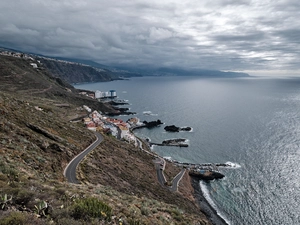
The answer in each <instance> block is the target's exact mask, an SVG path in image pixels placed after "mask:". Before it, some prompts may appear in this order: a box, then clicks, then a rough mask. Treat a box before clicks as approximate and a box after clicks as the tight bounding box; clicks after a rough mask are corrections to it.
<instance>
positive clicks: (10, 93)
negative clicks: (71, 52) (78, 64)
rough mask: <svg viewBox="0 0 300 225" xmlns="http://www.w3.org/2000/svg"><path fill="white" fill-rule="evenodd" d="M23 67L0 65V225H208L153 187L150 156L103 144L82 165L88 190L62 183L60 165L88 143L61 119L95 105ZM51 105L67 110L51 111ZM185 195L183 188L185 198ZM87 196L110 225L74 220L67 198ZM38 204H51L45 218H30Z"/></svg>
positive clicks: (11, 62)
mask: <svg viewBox="0 0 300 225" xmlns="http://www.w3.org/2000/svg"><path fill="white" fill-rule="evenodd" d="M28 65H29V64H28V62H27V61H25V60H22V59H15V58H9V57H8V58H2V59H1V61H0V197H1V196H3V195H4V194H8V195H11V196H13V200H12V201H11V202H10V203H9V204H8V210H7V211H2V210H0V224H1V225H2V224H92V223H94V224H105V223H108V224H116V223H117V221H119V219H120V218H121V219H122V220H123V221H124V223H123V224H130V222H131V224H171V223H173V224H210V223H209V222H208V221H207V219H206V218H205V217H204V216H203V215H202V214H201V213H200V212H199V210H198V209H197V208H196V207H195V205H194V203H192V202H191V201H188V200H187V199H185V198H184V197H183V196H182V194H179V193H170V192H169V191H167V190H165V189H163V188H162V187H160V186H159V184H158V182H157V180H156V174H155V171H154V165H153V163H152V161H151V160H152V159H151V157H149V156H147V155H145V154H144V153H143V152H141V151H139V150H137V149H135V148H134V147H133V146H131V145H128V144H124V143H122V142H119V141H117V140H116V139H114V138H111V137H107V138H106V139H105V141H104V142H103V143H102V144H101V147H100V148H98V149H97V150H96V151H95V152H94V153H92V154H91V156H89V157H88V159H87V160H86V161H85V163H83V164H82V167H81V168H82V171H84V172H86V174H84V176H85V178H86V180H88V181H89V182H90V183H91V184H89V185H85V184H83V185H71V184H68V183H67V182H66V180H65V179H64V177H63V169H64V167H65V165H66V164H67V162H68V161H69V160H70V159H71V158H72V157H73V156H74V155H76V154H77V153H79V152H80V151H81V150H83V149H84V148H85V147H86V146H88V145H89V144H90V143H91V142H92V141H93V140H94V136H93V134H92V133H91V132H89V131H88V130H86V129H85V128H83V126H82V124H80V123H78V124H73V123H70V122H68V121H67V118H71V117H74V116H79V115H81V114H82V113H84V112H83V111H82V110H81V109H79V108H78V106H79V105H78V104H79V103H80V104H81V103H86V104H87V105H89V106H90V103H91V105H93V104H95V105H96V104H98V103H97V102H93V101H91V100H89V99H82V98H80V97H78V96H76V95H75V94H74V93H70V92H68V91H66V90H65V87H64V86H62V85H61V84H58V83H57V82H56V80H55V79H53V77H51V75H47V74H46V72H45V71H36V70H33V69H32V68H31V67H30V66H28ZM50 86H51V88H50V89H49V87H50ZM73 92H75V90H73ZM57 103H68V104H69V107H68V108H58V107H57V106H55V104H57ZM36 106H38V107H39V108H41V109H43V111H39V110H37V108H36ZM100 107H105V106H100ZM168 171H169V172H168V176H169V177H172V175H173V174H175V173H176V171H175V170H172V168H171V167H168ZM181 186H182V184H181ZM186 186H188V187H190V184H188V183H186ZM180 189H181V190H184V189H185V188H184V187H180ZM190 191H191V190H190V189H189V188H188V189H186V193H188V195H189V194H190V193H191V192H190ZM183 192H184V191H183ZM88 196H95V197H97V198H98V199H101V200H103V201H104V202H106V203H107V204H108V205H110V206H111V207H112V209H113V218H112V221H111V222H103V220H101V222H100V221H99V220H98V219H92V218H88V219H85V220H84V221H83V220H76V219H75V218H74V216H73V214H72V212H73V211H72V210H73V208H72V207H74V204H75V202H74V199H80V198H82V197H88ZM41 200H45V201H46V200H47V201H48V202H49V203H50V204H51V205H52V210H51V212H49V215H48V218H43V219H42V218H37V217H36V215H34V214H35V213H34V210H35V205H38V203H39V202H40V201H41ZM0 202H1V201H0ZM0 204H1V203H0ZM20 210H21V211H24V210H25V212H26V213H20ZM3 221H4V222H3ZM5 221H8V222H5ZM9 221H10V222H9ZM12 221H13V222H12ZM133 222H136V223H133Z"/></svg>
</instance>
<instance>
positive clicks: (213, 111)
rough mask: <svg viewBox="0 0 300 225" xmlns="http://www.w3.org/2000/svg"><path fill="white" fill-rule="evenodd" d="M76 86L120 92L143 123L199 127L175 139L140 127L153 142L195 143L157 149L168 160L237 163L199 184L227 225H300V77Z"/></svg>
mask: <svg viewBox="0 0 300 225" xmlns="http://www.w3.org/2000/svg"><path fill="white" fill-rule="evenodd" d="M76 87H77V88H82V89H89V90H101V91H108V90H111V89H114V90H116V91H117V94H118V96H119V98H120V99H127V100H129V102H130V104H131V105H130V106H129V107H130V108H131V110H130V111H133V112H137V113H138V114H137V116H138V117H139V118H141V120H147V121H152V120H157V119H160V120H162V122H164V123H165V124H166V125H172V124H175V125H176V126H191V127H193V131H192V132H180V133H175V134H174V133H166V132H165V131H164V129H163V127H164V126H162V127H160V128H154V129H151V130H147V129H141V130H138V131H137V132H138V133H137V135H139V136H141V137H149V138H150V139H151V140H152V141H153V142H156V141H157V142H161V141H163V140H164V139H169V138H178V137H180V138H187V139H188V140H189V144H190V146H189V147H188V148H176V147H154V149H153V151H156V152H158V153H159V154H160V155H162V156H169V157H172V158H173V159H176V160H179V161H182V162H193V163H205V162H215V163H225V162H232V163H235V164H236V165H237V168H236V169H222V172H223V173H224V174H225V175H226V177H225V179H223V180H219V181H214V182H210V183H200V184H199V185H200V186H201V188H202V190H203V191H204V192H205V195H206V197H207V199H208V200H209V201H210V202H211V204H212V205H213V206H214V207H215V208H216V210H217V211H218V212H219V213H220V214H221V215H222V217H224V218H225V220H227V221H228V223H230V224H237V225H241V224H251V225H252V224H253V225H254V224H255V225H259V224H263V225H277V224H278V225H279V224H280V225H299V224H300V216H299V215H300V171H299V168H300V166H299V165H300V150H299V148H300V79H299V78H229V79H218V78H216V79H204V78H197V77H159V78H157V77H155V78H154V77H144V78H132V79H131V80H124V81H113V82H108V83H92V84H83V85H77V86H76ZM147 111H151V113H150V115H145V114H144V112H147ZM147 114H149V112H148V113H147ZM124 119H125V120H126V119H127V117H124Z"/></svg>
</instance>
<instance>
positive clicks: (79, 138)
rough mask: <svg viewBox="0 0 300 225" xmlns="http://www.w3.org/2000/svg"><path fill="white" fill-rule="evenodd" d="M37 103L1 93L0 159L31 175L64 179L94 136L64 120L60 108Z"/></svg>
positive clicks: (49, 103) (45, 103)
mask: <svg viewBox="0 0 300 225" xmlns="http://www.w3.org/2000/svg"><path fill="white" fill-rule="evenodd" d="M36 101H37V100H35V102H31V101H26V100H24V99H23V100H22V99H16V98H14V97H11V96H10V95H7V94H3V93H1V92H0V115H1V116H0V133H1V136H0V153H1V156H0V157H2V160H3V161H5V162H7V163H10V162H11V163H12V164H15V165H18V168H19V169H21V168H22V170H23V171H26V173H28V174H29V175H30V176H39V177H46V178H50V179H60V180H62V179H63V174H62V171H63V168H64V166H65V165H66V163H67V162H68V161H69V160H70V159H71V158H72V157H73V156H74V155H76V154H78V153H79V152H80V151H81V150H82V149H83V148H84V147H85V146H87V145H88V144H89V143H91V142H92V141H93V139H94V137H93V134H92V133H90V132H88V130H86V129H84V128H82V127H81V126H78V125H76V124H71V123H69V122H67V121H63V120H61V119H60V118H61V117H62V115H60V113H61V109H56V107H53V106H52V107H51V102H45V101H46V100H45V99H44V101H43V102H42V103H40V104H38V105H37V104H36V103H37V102H36ZM47 103H48V104H47ZM35 106H38V107H40V108H42V109H43V111H38V110H37V109H35ZM56 110H57V111H56ZM34 128H40V130H41V131H45V132H41V131H39V130H38V129H34ZM51 135H52V136H51Z"/></svg>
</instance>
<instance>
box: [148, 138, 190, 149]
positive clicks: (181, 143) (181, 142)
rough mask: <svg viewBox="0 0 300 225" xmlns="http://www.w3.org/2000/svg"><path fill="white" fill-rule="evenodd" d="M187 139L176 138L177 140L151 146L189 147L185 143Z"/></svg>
mask: <svg viewBox="0 0 300 225" xmlns="http://www.w3.org/2000/svg"><path fill="white" fill-rule="evenodd" d="M185 141H186V139H184V138H176V139H168V140H164V141H163V142H162V143H152V142H150V143H149V144H150V145H158V146H175V147H189V145H188V144H187V143H184V142H185Z"/></svg>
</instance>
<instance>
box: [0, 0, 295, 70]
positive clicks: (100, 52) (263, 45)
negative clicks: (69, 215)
mask: <svg viewBox="0 0 300 225" xmlns="http://www.w3.org/2000/svg"><path fill="white" fill-rule="evenodd" d="M162 2H163V3H162ZM0 8H1V14H0V45H2V46H4V47H11V48H17V49H20V50H24V51H30V52H34V53H40V54H44V55H50V56H63V57H73V58H84V59H92V60H95V61H97V62H100V63H102V64H107V65H130V66H135V65H136V66H141V65H144V66H153V67H159V66H171V67H172V66H176V67H178V66H180V67H185V68H209V69H220V70H299V69H300V68H299V67H300V66H299V63H298V60H299V58H300V45H299V41H300V2H299V1H298V0H279V1H272V0H264V1H261V0H252V1H250V0H214V1H208V0H202V1H196V0H181V1H170V0H168V1H167V0H165V1H161V0H152V1H151V2H150V1H148V0H128V1H104V0H51V1H44V0H26V1H21V0H10V1H1V2H0Z"/></svg>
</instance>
